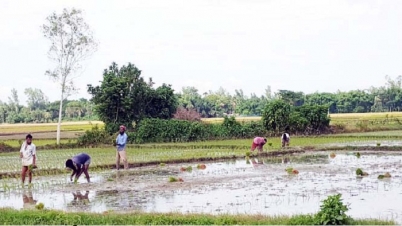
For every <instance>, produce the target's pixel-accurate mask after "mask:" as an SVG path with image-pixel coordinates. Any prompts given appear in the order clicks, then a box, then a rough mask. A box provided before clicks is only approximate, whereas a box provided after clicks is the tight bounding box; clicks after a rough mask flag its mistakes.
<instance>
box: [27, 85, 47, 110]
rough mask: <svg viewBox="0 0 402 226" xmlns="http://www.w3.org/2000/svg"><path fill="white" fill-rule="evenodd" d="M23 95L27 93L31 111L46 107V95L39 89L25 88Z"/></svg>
mask: <svg viewBox="0 0 402 226" xmlns="http://www.w3.org/2000/svg"><path fill="white" fill-rule="evenodd" d="M24 93H25V95H27V97H28V100H27V104H28V107H29V108H30V110H31V111H34V110H37V109H39V110H43V109H45V108H46V105H47V103H48V99H47V97H46V95H45V94H44V93H43V92H42V90H40V89H36V88H35V89H33V88H26V89H25V92H24Z"/></svg>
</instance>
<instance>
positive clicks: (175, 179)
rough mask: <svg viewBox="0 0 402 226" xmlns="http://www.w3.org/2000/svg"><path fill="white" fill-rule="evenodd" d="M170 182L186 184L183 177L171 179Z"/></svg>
mask: <svg viewBox="0 0 402 226" xmlns="http://www.w3.org/2000/svg"><path fill="white" fill-rule="evenodd" d="M169 182H184V180H183V179H182V178H181V177H179V178H176V177H169Z"/></svg>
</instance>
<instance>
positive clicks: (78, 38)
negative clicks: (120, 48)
mask: <svg viewBox="0 0 402 226" xmlns="http://www.w3.org/2000/svg"><path fill="white" fill-rule="evenodd" d="M42 32H43V35H44V36H45V38H47V39H48V40H49V41H50V42H51V45H50V48H49V51H48V57H49V59H50V60H52V61H53V62H54V63H55V68H54V69H53V70H48V71H46V75H48V76H50V77H51V78H52V79H54V81H55V82H57V83H58V85H60V88H61V97H60V108H59V121H58V124H57V144H60V127H61V118H62V109H63V101H64V100H65V99H67V98H68V97H69V96H70V95H71V94H73V93H74V92H76V91H77V89H76V87H75V86H74V79H75V78H77V76H78V74H77V72H78V70H79V69H81V63H82V62H83V61H84V60H86V59H87V58H88V57H89V56H91V55H92V54H93V53H94V52H95V51H96V50H97V48H98V43H97V42H96V41H95V40H94V38H93V33H92V31H91V30H90V28H89V26H88V24H87V23H85V21H84V19H83V17H82V11H81V10H78V9H74V8H72V9H64V10H63V12H62V13H61V14H56V12H54V13H53V14H51V15H50V16H48V17H47V18H46V23H45V24H44V25H43V26H42Z"/></svg>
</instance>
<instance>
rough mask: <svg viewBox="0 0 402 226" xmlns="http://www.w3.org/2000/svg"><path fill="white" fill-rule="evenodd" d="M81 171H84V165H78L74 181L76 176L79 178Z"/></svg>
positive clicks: (76, 179) (76, 178)
mask: <svg viewBox="0 0 402 226" xmlns="http://www.w3.org/2000/svg"><path fill="white" fill-rule="evenodd" d="M83 172H84V166H81V167H79V169H78V170H77V174H76V175H75V181H78V178H80V176H81V174H82V173H83Z"/></svg>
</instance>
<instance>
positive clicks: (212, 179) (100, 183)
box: [0, 152, 402, 223]
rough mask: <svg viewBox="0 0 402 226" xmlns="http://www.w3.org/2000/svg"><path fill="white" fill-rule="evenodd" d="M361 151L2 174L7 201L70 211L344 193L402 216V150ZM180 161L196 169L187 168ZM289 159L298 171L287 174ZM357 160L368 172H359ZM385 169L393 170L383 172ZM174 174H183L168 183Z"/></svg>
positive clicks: (275, 208) (269, 207)
mask: <svg viewBox="0 0 402 226" xmlns="http://www.w3.org/2000/svg"><path fill="white" fill-rule="evenodd" d="M361 154H362V155H361V157H360V158H357V157H356V156H354V155H353V153H346V152H339V153H337V155H336V157H335V158H331V157H330V156H329V155H328V153H314V154H313V155H312V154H310V155H299V156H287V157H277V158H262V159H260V158H252V159H250V160H249V161H246V160H243V159H242V160H236V161H230V162H227V161H226V162H215V163H204V164H205V165H206V169H204V170H199V169H197V168H196V165H197V164H194V163H193V164H180V165H168V166H163V167H162V166H153V167H144V168H141V169H132V170H129V171H122V172H117V171H108V172H103V173H97V174H92V175H91V176H92V178H91V179H92V183H90V184H87V183H86V182H85V179H84V178H81V179H80V181H79V182H80V183H79V184H72V183H71V182H69V181H68V180H67V178H68V175H61V176H57V177H39V178H35V179H36V183H35V185H34V187H33V188H32V189H28V188H24V189H20V188H11V189H7V188H6V187H5V185H7V186H9V187H12V186H13V185H15V184H17V183H18V182H17V181H16V180H6V181H4V180H3V181H2V180H0V186H1V187H0V207H6V206H7V207H13V208H18V209H20V208H34V205H35V204H34V203H35V201H36V203H39V202H42V203H44V205H45V207H46V208H52V209H62V210H68V211H91V212H103V211H118V212H121V211H132V210H141V211H145V212H171V211H176V212H183V213H212V214H217V213H233V214H236V213H247V214H255V213H261V214H269V215H277V214H302V213H315V212H317V211H318V210H319V207H320V204H321V203H320V201H322V200H323V199H325V198H326V197H327V196H328V195H333V194H337V193H341V194H342V198H343V199H344V203H346V204H348V205H349V207H350V211H349V212H348V214H350V215H351V216H353V217H358V218H368V217H371V218H382V219H394V220H396V221H397V222H399V223H402V208H401V207H400V200H402V186H401V185H402V174H401V166H402V153H395V152H393V153H391V154H387V153H385V152H384V153H376V154H374V153H361ZM181 166H184V167H187V166H193V170H192V171H191V172H188V171H184V172H182V171H180V167H181ZM287 167H293V168H294V169H297V170H298V171H299V174H298V175H288V174H287V172H286V171H285V169H286V168H287ZM356 168H362V169H363V171H365V172H367V173H369V176H367V177H364V178H358V177H356V175H355V170H356ZM386 172H389V173H390V174H391V175H392V178H390V179H383V180H379V179H377V176H378V175H379V174H384V173H386ZM170 176H174V177H177V178H178V177H180V178H182V179H183V180H184V182H182V183H180V182H176V183H169V182H168V178H169V177H170ZM1 183H3V185H2V184H1ZM2 187H3V188H2Z"/></svg>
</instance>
